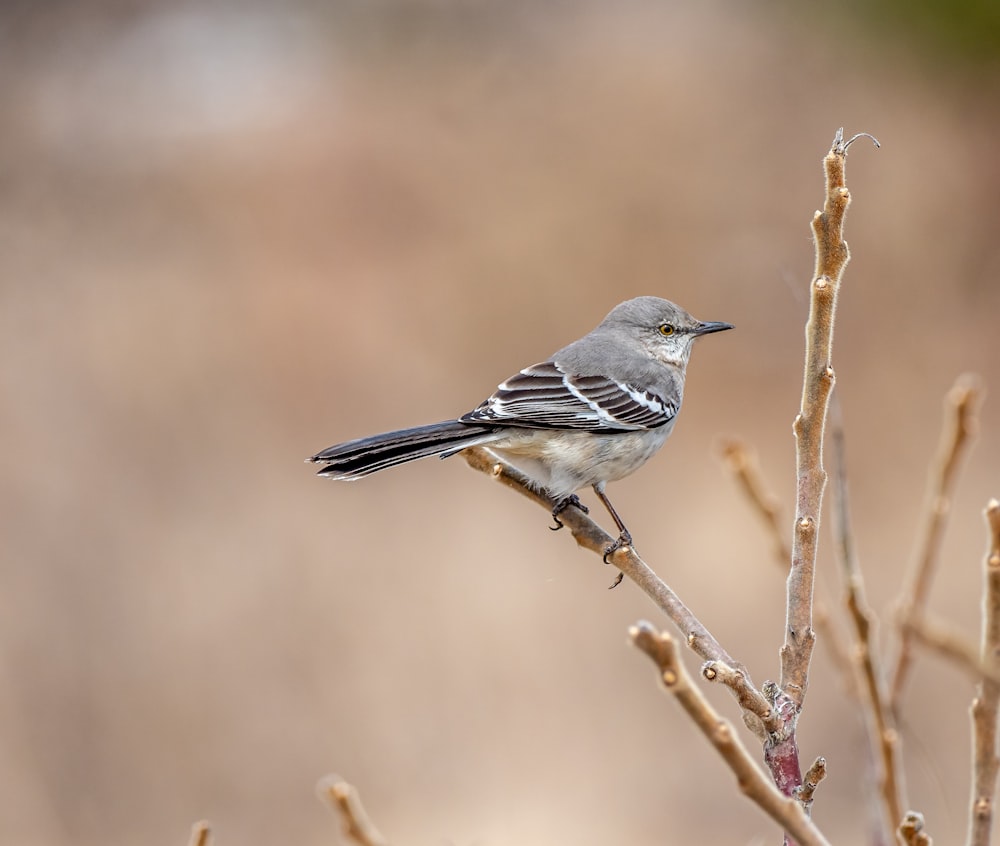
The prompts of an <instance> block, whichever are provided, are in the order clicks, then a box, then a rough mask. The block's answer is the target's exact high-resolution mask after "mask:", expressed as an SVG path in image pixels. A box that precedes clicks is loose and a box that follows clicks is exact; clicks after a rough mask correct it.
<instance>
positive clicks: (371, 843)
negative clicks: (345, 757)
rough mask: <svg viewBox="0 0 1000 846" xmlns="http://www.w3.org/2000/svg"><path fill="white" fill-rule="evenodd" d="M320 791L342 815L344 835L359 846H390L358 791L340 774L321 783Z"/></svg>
mask: <svg viewBox="0 0 1000 846" xmlns="http://www.w3.org/2000/svg"><path fill="white" fill-rule="evenodd" d="M319 791H320V794H321V795H322V797H323V798H324V799H325V800H326V801H327V803H328V804H329V805H330V807H331V808H332V809H333V810H334V811H336V812H337V813H338V814H339V815H340V819H341V820H342V821H343V824H344V836H345V837H347V838H348V839H349V840H350V841H351V842H352V843H356V844H357V846H388V843H389V841H388V840H386V839H385V838H384V837H383V836H382V835H381V834H380V833H379V831H378V829H377V828H375V826H374V825H373V824H372V821H371V820H370V819H369V818H368V814H366V813H365V809H364V807H363V806H362V805H361V799H360V798H359V797H358V791H357V790H356V789H355V788H354V786H353V785H350V784H348V783H347V782H346V781H344V780H343V779H342V778H340V777H339V776H335V775H331V776H327V777H326V778H324V779H323V780H322V781H320V783H319Z"/></svg>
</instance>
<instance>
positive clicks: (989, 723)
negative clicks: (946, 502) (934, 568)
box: [969, 499, 1000, 846]
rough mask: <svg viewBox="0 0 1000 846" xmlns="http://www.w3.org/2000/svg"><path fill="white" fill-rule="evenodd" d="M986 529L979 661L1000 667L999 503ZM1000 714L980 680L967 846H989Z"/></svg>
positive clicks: (996, 697)
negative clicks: (986, 543) (987, 543)
mask: <svg viewBox="0 0 1000 846" xmlns="http://www.w3.org/2000/svg"><path fill="white" fill-rule="evenodd" d="M985 514H986V524H987V526H988V527H989V550H988V551H987V553H986V560H985V562H984V571H985V572H984V581H985V585H984V596H983V636H982V651H981V654H982V660H983V663H984V664H987V665H989V666H991V667H994V668H996V667H998V666H1000V502H997V501H996V500H995V499H993V500H990V503H989V505H987V506H986V512H985ZM998 712H1000V684H998V683H997V682H995V681H992V680H990V679H983V680H982V682H980V685H979V692H978V694H977V696H976V698H975V699H974V700H973V701H972V737H973V750H974V751H973V766H972V807H971V816H970V820H969V846H989V842H990V833H991V831H992V829H993V806H994V802H995V800H996V790H997V770H998V768H1000V759H998V758H997V714H998Z"/></svg>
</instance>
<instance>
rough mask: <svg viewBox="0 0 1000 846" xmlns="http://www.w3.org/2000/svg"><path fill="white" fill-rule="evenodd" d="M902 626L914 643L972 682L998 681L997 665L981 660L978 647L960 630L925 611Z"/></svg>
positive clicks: (999, 673)
mask: <svg viewBox="0 0 1000 846" xmlns="http://www.w3.org/2000/svg"><path fill="white" fill-rule="evenodd" d="M903 625H904V626H905V627H906V628H908V629H910V634H911V635H912V636H913V642H914V643H919V644H920V645H921V646H923V647H924V648H926V649H929V650H931V651H932V652H937V653H938V655H941V656H942V657H944V658H947V659H949V660H950V661H952V662H953V663H954V664H955V665H956V666H957V667H958V668H959V669H960V670H963V671H965V672H966V673H968V674H969V675H970V676H972V678H973V679H974V680H975V681H977V682H978V681H980V680H982V679H989V680H990V681H994V682H997V683H998V684H1000V667H996V666H992V665H990V664H985V663H983V659H982V656H981V655H980V651H979V647H978V646H976V644H975V643H974V642H973V641H972V639H971V638H969V637H967V636H966V635H965V634H963V633H962V632H957V631H955V630H954V629H953V628H951V627H950V626H947V625H945V624H944V623H941V622H938V621H937V620H935V619H933V618H931V617H928V616H927V615H926V614H924V615H923V616H922V617H921V618H920V619H919V620H910V621H908V622H905V623H904V624H903Z"/></svg>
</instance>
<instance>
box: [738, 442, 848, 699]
mask: <svg viewBox="0 0 1000 846" xmlns="http://www.w3.org/2000/svg"><path fill="white" fill-rule="evenodd" d="M721 452H722V457H723V459H724V460H725V463H726V466H727V467H728V468H729V470H730V472H731V473H732V474H733V476H734V478H735V479H736V481H737V483H738V484H739V486H740V489H741V490H742V491H743V493H744V494H745V495H746V498H747V499H748V500H749V501H750V504H751V505H752V506H753V508H754V511H756V512H757V514H758V516H760V518H761V520H762V521H763V523H764V526H765V527H766V528H767V531H768V534H769V535H770V536H771V546H772V548H773V550H774V560H775V563H776V564H777V565H778V567H780V568H781V571H782V572H783V573H784V572H787V570H788V564H789V561H791V558H792V551H791V549H790V548H789V546H788V543H787V541H786V540H785V530H784V528H783V526H782V521H781V516H780V509H779V507H778V502H777V499H776V497H775V496H774V495H773V494H771V492H770V491H769V490H768V488H767V484H766V483H765V481H764V476H763V474H762V473H761V471H760V467H759V466H758V465H757V462H756V461H755V459H754V457H753V454H752V453H751V451H750V450H749V448H748V447H747V445H746V444H745V443H743V441H740V440H738V439H736V438H729V439H727V440H725V441H724V442H723V443H722V447H721ZM813 625H814V626H815V628H816V633H817V636H818V640H819V642H820V643H821V644H824V645H825V648H826V650H827V653H828V654H829V656H830V660H831V662H832V663H833V665H834V666H835V667H836V668H837V669H838V670H839V671H840V674H841V679H842V680H843V684H844V689H845V691H846V692H847V693H848V695H850V696H857V695H858V692H857V690H856V689H855V683H854V670H853V668H852V667H851V661H850V659H849V658H848V656H847V652H846V650H845V649H844V644H843V642H842V641H841V638H840V636H839V633H838V632H837V629H836V627H835V626H834V624H833V617H832V615H831V614H830V611H829V610H828V609H827V607H826V605H825V604H824V603H823V602H822V601H821V600H820V599H819V598H816V600H815V601H814V602H813Z"/></svg>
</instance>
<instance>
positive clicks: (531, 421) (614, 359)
mask: <svg viewBox="0 0 1000 846" xmlns="http://www.w3.org/2000/svg"><path fill="white" fill-rule="evenodd" d="M731 328H732V326H731V325H730V324H728V323H717V322H712V323H704V322H702V321H699V320H696V319H695V318H693V317H692V316H691V315H689V314H688V313H687V312H686V311H684V309H682V308H680V307H679V306H677V305H674V304H673V303H671V302H669V301H667V300H662V299H659V298H658V297H638V298H636V299H633V300H627V301H625V302H623V303H620V304H619V305H617V306H615V308H613V309H612V310H611V312H610V313H609V314H608V316H607V317H605V318H604V320H603V321H601V323H600V325H598V326H597V328H595V329H594V330H593V331H592V332H590V333H589V334H587V335H584V336H583V337H582V338H580V339H579V340H577V341H574V342H573V343H572V344H569V345H568V346H566V347H563V348H562V349H561V350H559V351H558V352H557V353H555V354H554V355H553V356H552V357H551V358H549V359H547V360H546V361H543V362H541V363H539V364H534V365H532V366H530V367H526V368H525V369H524V370H521V371H520V372H519V373H516V374H515V375H513V376H512V377H510V378H509V379H507V380H506V381H505V382H503V383H502V384H501V385H500V386H499V387H498V388H497V390H496V391H495V392H494V393H493V394H492V395H491V396H490V397H489V398H487V399H486V400H485V401H484V402H482V403H481V404H480V405H479V406H478V407H477V408H475V409H473V410H472V411H470V412H469V413H468V414H465V415H463V416H462V417H459V418H458V419H453V420H447V421H444V422H441V423H432V424H430V425H428V426H417V427H416V428H413V429H403V430H401V431H397V432H386V433H384V434H381V435H374V436H372V437H368V438H360V439H358V440H354V441H348V442H346V443H342V444H337V445H335V446H332V447H329V448H328V449H325V450H323V451H322V452H318V453H316V455H314V456H312V458H311V459H309V460H310V461H314V462H317V463H321V464H323V465H324V466H323V467H322V468H321V469H320V470H319V471H318V472H319V474H320V475H323V476H329V477H330V478H333V479H344V480H353V479H360V478H362V477H364V476H367V475H369V474H371V473H375V472H377V471H379V470H383V469H385V468H387V467H393V466H395V465H397V464H403V463H404V462H407V461H412V460H414V459H417V458H425V457H427V456H430V455H440V456H441V457H443V458H444V457H447V456H449V455H454V454H455V453H457V452H461V451H462V450H463V449H467V448H468V447H471V446H487V447H489V449H490V450H492V451H494V452H496V453H497V454H498V455H500V456H501V457H503V458H504V459H506V460H508V461H509V462H510V463H511V464H513V465H514V466H515V467H517V468H518V469H520V470H521V471H522V472H524V473H525V474H526V475H527V476H528V477H529V478H530V479H531V480H532V481H533V482H534V484H536V485H537V486H538V487H539V488H541V489H543V490H544V491H546V492H547V493H548V494H549V495H550V496H552V497H553V498H554V499H555V500H557V502H558V503H559V504H558V505H557V506H556V509H555V510H554V511H553V514H554V516H555V515H558V514H559V513H560V511H562V510H564V509H565V507H566V505H567V504H569V503H572V504H577V505H578V504H579V503H578V500H576V498H575V497H574V496H573V494H574V492H575V491H577V490H579V489H581V488H584V487H586V486H588V485H589V486H592V487H593V488H594V490H595V491H596V493H597V494H598V496H599V497H600V499H601V501H602V502H603V503H604V504H605V506H606V507H607V508H608V510H609V512H610V513H611V515H612V517H614V519H615V523H616V524H617V525H618V528H619V531H620V532H621V535H620V537H619V540H618V541H617V542H616V544H615V545H613V547H612V548H611V549H609V552H610V551H612V550H613V549H615V548H617V547H618V546H621V545H624V544H626V543H631V537H630V536H629V535H628V531H627V529H625V526H624V524H623V523H622V522H621V519H620V518H619V517H618V515H617V513H615V510H614V508H613V507H612V506H611V503H610V502H609V501H608V499H607V497H606V495H605V493H604V487H605V485H606V484H607V483H608V482H614V481H617V480H618V479H622V478H624V477H625V476H628V475H629V474H630V473H633V472H634V471H635V470H637V469H638V468H639V467H641V466H642V465H643V464H644V463H645V462H646V461H647V460H648V459H649V458H650V457H651V456H652V455H653V454H654V453H655V452H656V451H657V450H658V449H659V448H660V447H661V446H663V444H664V442H665V441H666V439H667V438H668V437H669V435H670V433H671V431H672V430H673V427H674V422H675V420H676V418H677V413H678V411H679V410H680V407H681V402H682V400H683V396H684V374H685V369H686V367H687V363H688V360H689V358H690V355H691V347H692V344H693V342H694V339H695V338H697V337H699V336H701V335H705V334H708V333H710V332H720V331H722V330H724V329H731ZM557 522H558V519H557Z"/></svg>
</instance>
